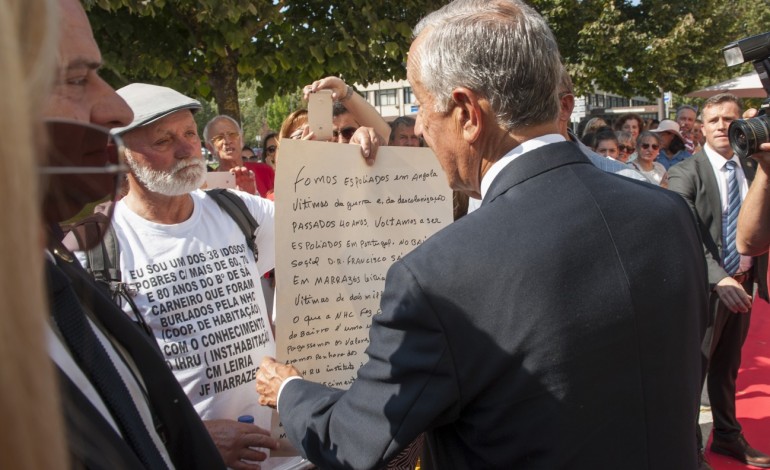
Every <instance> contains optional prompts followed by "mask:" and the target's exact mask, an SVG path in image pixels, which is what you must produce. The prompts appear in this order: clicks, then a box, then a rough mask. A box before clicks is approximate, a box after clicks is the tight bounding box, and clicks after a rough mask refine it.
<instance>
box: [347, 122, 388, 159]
mask: <svg viewBox="0 0 770 470" xmlns="http://www.w3.org/2000/svg"><path fill="white" fill-rule="evenodd" d="M350 143H351V144H358V145H360V146H361V156H362V157H364V159H365V160H366V164H367V165H369V166H372V165H374V158H375V157H376V156H377V149H379V148H380V146H381V145H383V146H384V145H386V142H385V139H383V138H382V137H380V136H379V134H377V133H376V132H375V131H374V129H372V128H371V127H363V126H362V127H359V128H358V129H357V130H356V133H355V134H353V137H351V138H350Z"/></svg>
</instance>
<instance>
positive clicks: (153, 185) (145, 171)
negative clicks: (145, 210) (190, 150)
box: [126, 152, 206, 196]
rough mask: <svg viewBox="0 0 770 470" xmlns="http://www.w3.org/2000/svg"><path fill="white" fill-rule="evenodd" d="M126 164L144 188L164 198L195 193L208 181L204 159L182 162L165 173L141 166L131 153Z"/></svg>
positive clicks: (192, 158)
mask: <svg viewBox="0 0 770 470" xmlns="http://www.w3.org/2000/svg"><path fill="white" fill-rule="evenodd" d="M126 162H127V163H128V166H129V167H130V168H131V172H132V173H133V174H134V177H136V179H137V180H138V181H139V183H140V184H141V185H142V186H144V187H145V188H147V190H149V191H152V192H154V193H158V194H162V195H164V196H181V195H183V194H187V193H189V192H192V191H195V190H196V189H198V188H200V187H201V185H202V184H203V182H204V181H205V179H206V162H204V161H203V159H202V158H195V157H190V158H187V159H184V160H180V161H178V162H177V163H176V164H175V165H174V166H173V167H171V168H170V169H168V170H165V171H164V170H153V169H152V168H149V167H147V166H142V165H140V164H139V163H138V162H137V161H136V160H134V158H133V157H132V156H131V153H130V152H126Z"/></svg>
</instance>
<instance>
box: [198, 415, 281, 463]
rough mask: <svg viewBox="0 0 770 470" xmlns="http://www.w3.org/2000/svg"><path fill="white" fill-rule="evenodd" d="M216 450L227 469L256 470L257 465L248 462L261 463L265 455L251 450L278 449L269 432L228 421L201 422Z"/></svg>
mask: <svg viewBox="0 0 770 470" xmlns="http://www.w3.org/2000/svg"><path fill="white" fill-rule="evenodd" d="M203 424H204V425H205V426H206V429H207V430H208V432H209V434H211V438H212V440H213V441H214V444H216V446H217V450H219V453H220V454H221V455H222V459H223V460H224V461H225V463H226V464H227V466H228V467H229V468H232V469H234V470H258V469H259V468H261V467H260V466H259V465H257V464H255V463H250V462H244V460H249V461H251V462H262V461H264V460H265V459H266V458H267V454H265V453H264V452H260V451H259V450H256V449H253V447H262V448H268V449H278V441H277V440H276V439H273V438H272V437H270V432H269V431H266V430H264V429H262V428H260V427H257V426H254V425H253V424H248V423H239V422H238V421H233V420H229V419H213V420H208V421H203Z"/></svg>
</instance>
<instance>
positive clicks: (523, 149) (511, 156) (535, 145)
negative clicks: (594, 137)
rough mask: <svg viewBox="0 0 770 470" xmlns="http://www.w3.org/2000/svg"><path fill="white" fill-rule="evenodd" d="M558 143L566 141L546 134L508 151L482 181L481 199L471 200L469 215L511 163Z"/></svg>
mask: <svg viewBox="0 0 770 470" xmlns="http://www.w3.org/2000/svg"><path fill="white" fill-rule="evenodd" d="M558 142H566V139H565V138H564V136H562V135H560V134H546V135H541V136H540V137H535V138H534V139H530V140H527V141H525V142H524V143H522V144H521V145H519V146H518V147H514V148H512V149H511V150H510V151H508V153H506V154H505V155H503V157H502V158H501V159H500V160H498V161H496V162H495V163H494V164H493V165H492V167H491V168H489V170H488V171H487V173H486V174H485V175H484V177H483V178H482V179H481V199H476V198H469V200H468V213H469V214H470V213H471V212H473V211H474V210H476V209H478V208H479V207H481V201H482V200H483V199H484V196H485V195H486V194H487V191H489V187H490V186H492V181H494V180H495V178H496V177H497V175H499V174H500V172H501V171H503V168H505V167H506V166H507V165H508V164H509V163H511V162H512V161H514V160H515V159H517V158H519V157H520V156H522V155H524V154H525V153H527V152H530V151H532V150H535V149H539V148H540V147H544V146H546V145H548V144H555V143H558Z"/></svg>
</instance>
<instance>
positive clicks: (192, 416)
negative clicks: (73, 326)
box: [48, 256, 225, 470]
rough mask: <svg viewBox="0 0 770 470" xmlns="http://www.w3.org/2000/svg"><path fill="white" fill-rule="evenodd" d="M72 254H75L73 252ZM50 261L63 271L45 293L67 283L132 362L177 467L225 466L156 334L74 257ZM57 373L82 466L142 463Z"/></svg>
mask: <svg viewBox="0 0 770 470" xmlns="http://www.w3.org/2000/svg"><path fill="white" fill-rule="evenodd" d="M70 259H71V260H74V256H73V257H71V258H70ZM48 263H49V264H48V269H52V270H57V271H59V272H60V273H64V274H65V276H66V277H65V276H61V275H57V276H54V277H53V278H52V279H53V281H52V283H53V284H52V285H49V286H48V292H49V295H51V296H55V295H57V293H58V292H60V291H61V290H62V289H67V288H69V284H70V283H71V286H72V288H73V289H74V290H75V293H76V294H77V295H78V297H79V299H80V301H81V304H82V305H87V306H88V311H89V312H91V313H92V314H93V318H92V319H93V320H94V321H95V322H96V323H98V324H99V325H101V327H102V329H103V330H104V331H105V332H106V333H107V334H108V336H109V337H111V341H112V342H113V343H115V344H117V345H119V346H120V347H121V348H122V349H123V350H124V351H125V354H126V355H128V356H129V357H130V358H131V359H132V360H133V362H134V363H135V364H136V369H137V370H138V372H139V374H140V378H141V380H142V381H143V383H144V388H145V391H146V394H147V401H148V402H149V405H150V409H151V411H152V413H153V417H154V420H155V422H156V429H158V431H159V434H160V435H161V438H162V439H163V440H164V444H165V446H166V449H167V450H168V453H169V455H170V457H171V460H172V462H173V463H174V465H175V466H176V468H180V469H182V468H184V469H188V468H189V469H196V468H197V469H217V468H225V465H224V462H223V461H222V458H221V456H220V455H219V451H218V450H217V448H216V446H215V445H214V442H213V441H212V440H211V437H210V435H209V433H208V431H207V430H206V428H205V427H204V426H203V422H202V421H201V420H200V418H199V417H198V414H197V413H196V412H195V409H194V408H193V406H192V405H191V404H190V402H189V400H188V399H187V396H186V395H185V393H184V391H183V390H182V388H181V386H180V385H179V383H178V382H177V380H176V378H175V377H174V375H173V374H172V372H171V370H170V369H169V368H168V366H167V365H166V363H165V361H164V360H163V357H162V356H161V353H160V351H159V350H158V348H157V345H156V344H154V340H153V339H151V338H149V337H148V336H147V335H146V334H144V333H143V332H142V331H141V330H140V329H139V327H138V326H137V325H135V324H134V323H133V322H132V321H131V320H130V319H129V318H128V316H126V314H125V313H123V312H122V311H121V310H120V309H119V308H118V307H117V305H115V303H114V302H113V301H112V300H111V299H110V298H109V297H107V296H106V295H105V294H104V292H103V290H102V289H101V288H99V287H98V286H97V285H96V284H95V283H94V281H93V278H91V276H89V275H88V273H86V272H85V271H84V270H83V268H81V267H80V264H79V263H78V262H77V261H65V260H63V259H61V257H59V258H58V259H57V264H56V265H54V264H53V263H51V262H50V261H49V262H48ZM67 281H69V282H67ZM84 313H85V312H84ZM59 378H60V388H59V392H60V394H61V397H62V398H61V401H62V407H63V410H64V417H65V424H66V427H67V440H68V444H69V448H70V454H71V458H72V460H73V462H76V465H78V466H79V465H82V466H83V467H84V468H103V469H106V470H114V469H122V468H126V469H139V468H143V466H142V464H141V463H140V462H139V461H138V458H137V457H136V454H135V453H134V451H133V450H132V448H131V447H130V446H129V444H128V443H127V442H125V441H124V440H123V438H122V437H121V436H120V435H119V434H117V433H116V432H115V430H114V429H113V428H112V427H111V426H110V425H109V424H108V423H107V421H106V420H105V419H104V417H103V416H102V415H101V413H100V412H99V411H98V410H97V409H96V408H95V407H94V406H93V405H92V404H91V402H90V401H89V400H88V399H87V398H86V397H85V395H83V394H82V392H81V391H80V389H79V388H78V387H77V386H76V385H75V384H74V383H73V382H72V381H71V380H70V379H69V377H67V375H66V374H65V373H64V372H62V371H61V370H59Z"/></svg>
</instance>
